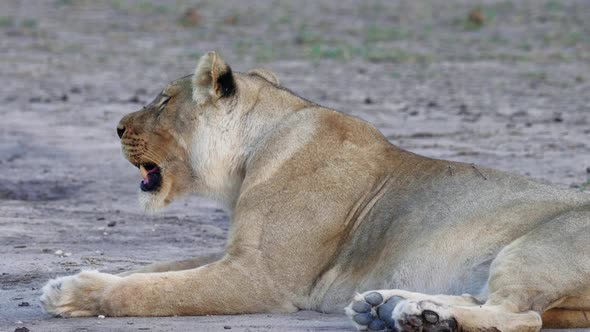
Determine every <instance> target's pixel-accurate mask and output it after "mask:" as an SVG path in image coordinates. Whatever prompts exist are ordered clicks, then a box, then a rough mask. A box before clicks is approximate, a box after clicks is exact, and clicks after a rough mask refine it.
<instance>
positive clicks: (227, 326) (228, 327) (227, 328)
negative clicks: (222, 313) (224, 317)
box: [223, 325, 231, 330]
mask: <svg viewBox="0 0 590 332" xmlns="http://www.w3.org/2000/svg"><path fill="white" fill-rule="evenodd" d="M223 328H224V329H226V330H231V326H229V325H223Z"/></svg>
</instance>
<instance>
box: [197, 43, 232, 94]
mask: <svg viewBox="0 0 590 332" xmlns="http://www.w3.org/2000/svg"><path fill="white" fill-rule="evenodd" d="M235 91H236V82H235V80H234V76H233V74H232V71H231V68H230V67H229V66H228V65H227V64H226V63H225V61H223V59H222V58H221V57H220V56H219V55H218V54H217V53H215V52H213V51H211V52H207V54H205V55H203V56H202V57H201V59H200V60H199V64H198V65H197V69H196V70H195V75H194V76H193V100H194V101H196V102H197V103H199V104H202V103H204V102H206V101H208V100H210V99H212V100H213V101H215V100H217V99H219V98H223V97H228V96H231V95H233V94H234V93H235Z"/></svg>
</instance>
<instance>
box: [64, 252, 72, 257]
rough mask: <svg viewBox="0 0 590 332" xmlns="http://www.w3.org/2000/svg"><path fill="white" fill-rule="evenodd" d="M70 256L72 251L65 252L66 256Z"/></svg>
mask: <svg viewBox="0 0 590 332" xmlns="http://www.w3.org/2000/svg"><path fill="white" fill-rule="evenodd" d="M70 256H72V253H71V252H64V257H70Z"/></svg>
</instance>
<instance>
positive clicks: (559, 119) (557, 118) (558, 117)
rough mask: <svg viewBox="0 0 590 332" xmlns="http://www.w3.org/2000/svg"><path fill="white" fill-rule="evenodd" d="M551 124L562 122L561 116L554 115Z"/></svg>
mask: <svg viewBox="0 0 590 332" xmlns="http://www.w3.org/2000/svg"><path fill="white" fill-rule="evenodd" d="M553 122H563V116H562V115H561V114H555V115H554V116H553Z"/></svg>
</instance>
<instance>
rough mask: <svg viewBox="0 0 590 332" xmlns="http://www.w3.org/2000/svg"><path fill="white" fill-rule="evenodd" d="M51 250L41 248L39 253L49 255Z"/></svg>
mask: <svg viewBox="0 0 590 332" xmlns="http://www.w3.org/2000/svg"><path fill="white" fill-rule="evenodd" d="M52 251H53V250H51V249H49V248H43V250H41V252H43V253H44V254H49V253H51V252H52Z"/></svg>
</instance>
